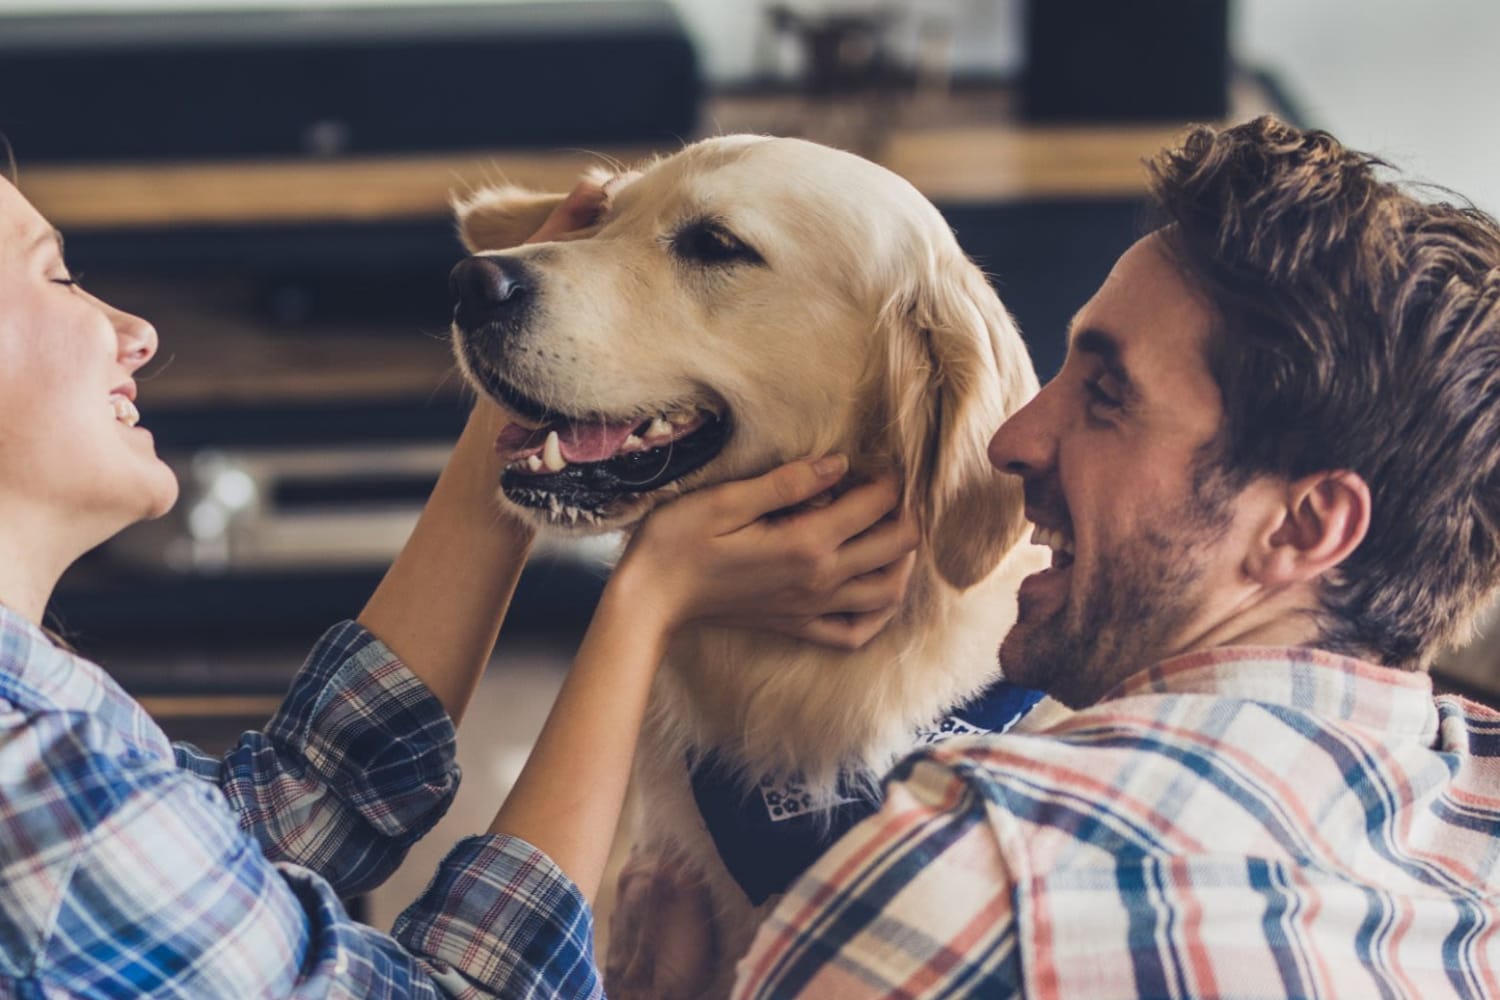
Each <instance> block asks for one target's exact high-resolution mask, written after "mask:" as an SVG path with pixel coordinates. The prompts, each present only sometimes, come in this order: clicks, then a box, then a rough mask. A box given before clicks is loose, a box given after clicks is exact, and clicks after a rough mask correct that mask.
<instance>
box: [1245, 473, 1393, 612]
mask: <svg viewBox="0 0 1500 1000" xmlns="http://www.w3.org/2000/svg"><path fill="white" fill-rule="evenodd" d="M1281 497H1282V500H1281V504H1280V506H1279V509H1278V511H1277V513H1276V515H1275V516H1274V517H1273V518H1272V520H1271V521H1270V523H1268V525H1267V528H1266V530H1265V531H1264V532H1263V533H1262V536H1261V538H1260V539H1259V540H1258V542H1257V545H1256V548H1255V550H1254V552H1253V553H1252V555H1251V558H1250V560H1249V561H1248V562H1247V568H1248V570H1249V572H1250V575H1251V576H1253V577H1254V578H1256V579H1257V580H1259V581H1260V582H1261V583H1263V584H1268V585H1272V586H1275V585H1285V584H1292V583H1301V582H1306V581H1311V580H1315V579H1317V578H1318V577H1320V576H1322V575H1323V574H1324V573H1327V572H1328V571H1330V570H1332V569H1334V568H1336V567H1337V566H1338V565H1339V564H1340V563H1342V562H1343V561H1344V560H1345V559H1347V558H1349V556H1350V554H1351V553H1353V552H1354V550H1355V549H1356V548H1358V547H1359V543H1360V542H1362V541H1364V538H1365V534H1366V533H1367V532H1368V531H1369V530H1370V487H1369V485H1368V484H1366V483H1365V481H1364V479H1363V478H1361V477H1360V476H1359V475H1358V474H1357V473H1354V472H1350V471H1349V470H1347V469H1340V470H1337V471H1333V472H1315V473H1313V474H1311V475H1308V476H1303V477H1302V478H1301V479H1296V480H1292V481H1290V482H1288V483H1285V484H1284V486H1283V487H1282V491H1281Z"/></svg>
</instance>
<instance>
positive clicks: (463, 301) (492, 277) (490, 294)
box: [448, 254, 533, 330]
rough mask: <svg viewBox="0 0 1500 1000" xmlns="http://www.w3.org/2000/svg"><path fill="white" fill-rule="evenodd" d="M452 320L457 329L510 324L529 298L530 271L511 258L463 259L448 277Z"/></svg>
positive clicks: (521, 263)
mask: <svg viewBox="0 0 1500 1000" xmlns="http://www.w3.org/2000/svg"><path fill="white" fill-rule="evenodd" d="M448 288H449V290H450V291H451V292H452V294H453V301H454V305H453V321H454V322H455V323H457V324H458V326H459V329H461V330H477V329H479V328H480V327H484V326H488V325H490V324H492V323H502V324H504V323H507V322H513V321H514V320H515V318H516V316H517V315H518V314H519V313H520V312H521V311H522V310H523V309H524V308H525V306H526V305H527V304H528V303H530V301H531V299H532V290H533V279H532V275H531V272H530V269H529V268H528V267H527V266H526V264H525V263H524V262H522V261H520V260H516V259H514V258H511V257H498V256H493V255H487V254H486V255H479V256H474V257H466V258H464V259H463V260H461V261H459V262H458V264H457V265H455V266H454V268H453V270H452V271H451V272H449V274H448Z"/></svg>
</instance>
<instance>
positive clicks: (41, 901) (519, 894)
mask: <svg viewBox="0 0 1500 1000" xmlns="http://www.w3.org/2000/svg"><path fill="white" fill-rule="evenodd" d="M12 743H13V749H22V750H27V751H30V750H35V751H38V752H37V753H36V754H35V755H33V754H32V753H30V752H27V753H26V757H27V758H29V759H31V760H33V761H35V764H34V765H33V771H32V772H31V773H30V775H29V777H28V780H27V781H26V782H25V783H24V784H20V785H17V786H15V788H13V789H12V790H13V791H14V792H15V793H16V794H15V796H14V797H13V801H11V802H10V803H8V805H7V810H8V811H7V814H6V816H5V819H6V824H5V829H6V831H7V833H8V836H9V840H8V842H7V844H8V846H7V847H6V848H5V849H4V850H0V889H3V890H4V891H5V896H6V898H7V899H8V900H10V902H9V903H7V905H6V907H5V908H4V911H3V912H4V919H0V938H3V940H4V941H5V942H6V943H7V948H6V954H5V958H4V961H3V962H0V994H3V995H6V996H10V995H20V996H38V997H41V996H54V995H66V996H88V997H138V996H191V997H200V998H219V997H223V998H234V1000H245V998H250V997H298V998H316V1000H322V998H328V1000H345V998H349V1000H352V998H356V997H357V998H361V1000H365V998H408V997H416V998H434V1000H435V998H438V997H443V996H457V997H472V998H488V997H506V998H509V997H597V996H602V992H601V991H600V989H599V985H598V976H597V974H596V973H595V971H594V967H593V964H592V947H593V941H592V923H591V918H590V916H589V913H588V909H587V907H586V905H585V904H584V902H583V899H582V897H581V896H580V895H579V893H578V891H577V890H576V888H574V887H573V886H572V884H571V883H570V882H569V881H568V880H567V878H566V877H565V876H563V874H562V873H561V872H560V871H559V870H558V869H557V868H556V866H554V865H553V864H552V863H551V862H550V861H548V860H547V859H546V858H545V856H544V855H542V854H541V853H540V852H538V851H536V850H535V849H533V848H531V847H530V846H529V845H526V844H524V843H522V842H520V841H515V840H510V839H508V838H503V837H493V836H486V837H475V838H471V839H469V840H467V841H464V842H463V843H462V844H460V845H459V847H458V848H456V849H455V850H454V851H453V852H452V853H451V854H450V855H449V857H448V858H447V859H446V860H445V861H444V862H443V863H442V865H441V866H440V867H439V869H438V872H437V875H436V877H435V879H434V880H433V883H432V888H430V889H429V890H428V892H427V893H426V894H425V895H424V896H423V897H422V898H421V899H419V900H418V901H417V903H415V904H414V905H413V906H412V907H411V908H410V909H409V910H408V911H407V913H406V914H404V915H403V917H402V918H401V922H400V924H399V926H398V931H397V936H392V935H390V934H385V933H383V932H381V931H378V930H376V929H374V928H372V927H369V926H366V925H364V924H360V923H358V922H356V921H355V920H353V919H351V918H350V916H349V915H348V913H347V912H346V911H345V909H344V906H343V904H342V903H341V902H340V900H339V897H338V894H337V892H336V891H335V889H334V887H333V886H332V885H330V884H329V883H328V882H327V881H326V880H324V879H323V878H322V877H321V876H319V875H318V874H317V873H316V872H313V871H311V870H309V869H307V868H305V867H302V866H300V865H294V864H291V863H288V862H272V861H270V860H268V859H267V858H266V857H265V855H264V854H263V853H262V852H261V850H260V846H259V844H258V843H257V842H256V841H255V839H254V838H253V837H252V836H251V835H250V834H249V833H248V832H247V831H245V830H244V829H242V828H241V827H239V826H238V825H237V824H236V823H235V822H234V816H233V814H232V813H231V812H230V811H229V810H227V809H226V808H225V804H224V802H223V798H222V794H221V793H220V792H219V790H218V789H217V788H215V787H214V786H213V785H211V784H209V783H206V782H203V781H199V780H196V779H195V778H193V777H192V776H190V775H188V774H187V773H185V772H184V771H182V770H181V769H179V768H176V767H173V766H171V764H169V763H168V762H165V761H162V760H160V759H157V758H154V757H151V756H149V755H145V754H136V753H131V752H125V753H119V752H114V751H109V752H102V751H101V750H100V748H101V747H107V746H108V745H109V744H110V734H108V733H101V732H100V731H99V727H98V725H97V723H96V722H95V721H94V720H92V719H89V718H88V717H86V716H82V715H49V716H46V717H43V718H40V719H36V720H34V721H33V723H32V724H31V725H29V726H28V727H27V728H26V731H25V734H24V736H23V737H22V738H21V739H20V740H14V741H12ZM20 743H24V744H25V746H17V744H20ZM398 937H399V940H398Z"/></svg>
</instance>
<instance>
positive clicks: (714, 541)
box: [611, 456, 918, 649]
mask: <svg viewBox="0 0 1500 1000" xmlns="http://www.w3.org/2000/svg"><path fill="white" fill-rule="evenodd" d="M847 467H848V463H847V462H846V460H844V459H843V458H842V457H838V456H831V457H828V458H825V459H822V460H820V461H818V462H816V463H815V462H813V461H810V460H803V461H798V462H792V463H790V464H787V465H784V466H781V467H780V468H778V469H773V470H772V471H771V472H768V473H766V474H765V475H763V476H760V477H757V478H755V479H749V480H745V481H742V482H736V483H724V484H722V485H719V486H714V487H710V488H708V489H704V490H699V491H698V492H695V493H690V494H688V495H687V496H685V497H682V498H680V499H678V500H675V501H673V502H671V503H669V504H666V505H665V506H663V507H662V508H660V509H659V510H657V511H656V512H654V513H652V514H651V515H650V516H649V517H648V518H647V519H646V521H645V523H644V524H643V525H642V527H641V529H640V530H639V531H638V532H637V533H636V535H635V537H634V539H632V541H631V544H630V546H629V547H628V548H627V550H626V552H625V556H624V558H623V559H622V560H621V562H620V565H619V567H618V568H617V569H616V570H615V575H614V576H615V579H614V580H612V581H611V583H612V584H614V583H616V581H618V584H617V585H618V586H620V587H629V588H640V593H638V594H637V595H636V599H637V600H638V601H640V602H641V603H642V604H643V605H645V606H646V607H648V608H649V609H650V610H651V611H652V613H655V614H657V615H659V616H660V623H661V625H662V626H663V627H664V628H665V629H667V630H668V631H673V630H676V629H677V628H680V627H681V626H682V625H685V624H687V623H688V622H693V621H700V622H709V623H714V624H721V625H733V626H737V627H743V628H754V629H763V630H767V631H774V632H780V633H783V634H786V635H791V636H796V637H798V638H801V639H807V640H810V641H813V642H818V643H822V644H824V645H829V646H835V647H839V648H843V649H857V648H859V647H860V646H862V645H864V644H865V643H866V642H868V641H869V640H870V639H872V638H873V637H874V636H875V635H876V634H878V633H879V632H880V630H881V629H882V628H884V627H885V625H886V623H887V622H889V621H890V620H891V618H892V617H893V616H894V615H895V613H896V611H897V609H898V608H899V606H900V603H901V600H902V598H903V597H904V596H905V594H906V585H907V582H908V581H909V579H910V576H911V570H912V566H913V564H914V562H915V554H914V553H915V549H916V546H917V541H918V535H917V531H916V528H915V526H913V525H911V524H909V523H907V522H904V521H900V520H893V519H889V518H888V517H887V515H889V514H890V513H891V511H892V510H893V509H895V507H896V504H897V502H898V500H899V495H898V490H897V487H896V482H895V478H894V476H885V477H882V478H878V479H876V480H874V481H872V482H869V483H865V484H863V485H860V486H856V487H854V488H853V489H851V490H849V491H848V492H847V493H845V494H844V495H843V496H841V497H839V498H838V499H836V500H834V501H833V502H831V503H829V504H827V505H826V506H822V507H817V508H811V509H802V510H796V511H794V512H791V513H782V514H779V515H778V516H775V517H771V516H769V515H773V514H777V513H778V512H782V511H787V510H788V509H789V508H795V507H797V506H798V505H799V504H803V503H805V502H807V501H809V500H813V499H814V498H816V497H819V496H820V495H822V494H824V493H825V492H826V491H827V490H828V489H829V488H830V487H832V486H834V485H835V484H837V483H838V481H839V480H840V479H841V478H842V477H843V475H844V472H845V471H846V469H847Z"/></svg>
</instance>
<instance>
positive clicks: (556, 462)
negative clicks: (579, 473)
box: [542, 431, 568, 472]
mask: <svg viewBox="0 0 1500 1000" xmlns="http://www.w3.org/2000/svg"><path fill="white" fill-rule="evenodd" d="M542 465H544V466H545V467H546V469H547V471H548V472H561V471H562V470H564V469H566V468H567V467H568V460H567V459H565V458H563V455H562V442H561V441H559V440H558V437H557V431H548V432H547V440H546V443H544V444H543V445H542Z"/></svg>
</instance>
